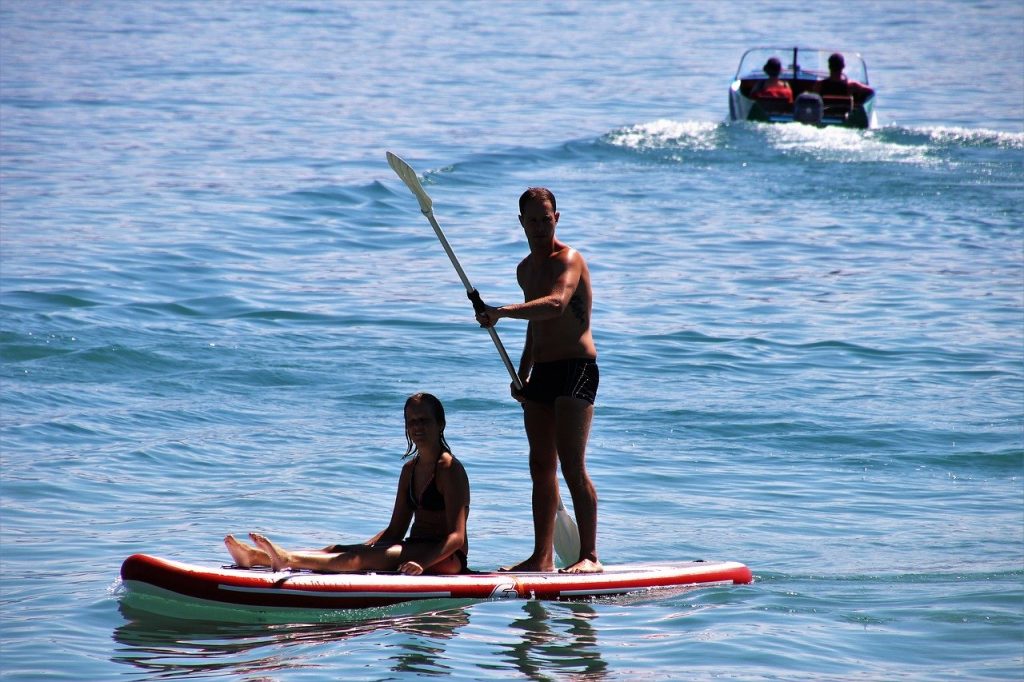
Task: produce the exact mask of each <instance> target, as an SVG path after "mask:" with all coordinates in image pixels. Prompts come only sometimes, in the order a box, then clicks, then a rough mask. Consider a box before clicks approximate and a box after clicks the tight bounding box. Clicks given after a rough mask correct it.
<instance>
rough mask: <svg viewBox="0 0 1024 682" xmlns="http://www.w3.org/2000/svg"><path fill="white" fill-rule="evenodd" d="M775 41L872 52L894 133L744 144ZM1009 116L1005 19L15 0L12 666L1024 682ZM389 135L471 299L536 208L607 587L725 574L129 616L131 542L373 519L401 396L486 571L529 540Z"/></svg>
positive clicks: (782, 130) (9, 246)
mask: <svg viewBox="0 0 1024 682" xmlns="http://www.w3.org/2000/svg"><path fill="white" fill-rule="evenodd" d="M763 45H780V46H790V45H807V46H812V47H823V48H826V49H839V50H844V51H848V52H853V51H856V52H860V53H861V54H863V55H864V58H865V60H866V61H867V63H868V68H869V74H870V77H871V85H872V86H873V87H874V88H876V90H877V91H878V107H877V112H878V115H879V119H880V121H879V123H880V125H879V126H878V127H877V128H875V129H872V130H867V131H859V130H846V129H818V128H815V127H807V126H800V125H778V126H772V125H763V124H748V123H730V122H728V121H727V120H726V118H727V112H728V105H727V89H728V86H729V82H730V81H731V79H732V76H733V74H734V72H735V69H736V65H737V64H738V62H739V59H740V56H741V55H742V53H743V51H744V50H746V49H747V48H749V47H754V46H763ZM1021 92H1024V6H1022V5H1021V4H1020V3H1019V2H1017V1H1015V0H989V1H976V2H971V1H960V0H921V1H920V2H914V3H897V2H887V1H883V0H877V1H874V2H860V3H849V2H844V1H840V0H821V1H819V2H816V3H814V4H813V5H812V6H805V5H800V6H795V5H787V6H779V3H767V2H756V3H755V2H737V1H733V2H730V1H722V2H711V1H710V0H709V1H707V2H696V3H670V2H654V1H650V0H647V1H640V2H636V1H632V2H624V1H623V2H619V1H618V0H609V1H605V2H596V1H594V2H586V1H577V2H558V3H556V2H551V3H540V2H537V3H518V2H502V1H499V2H482V1H481V2H466V3H456V2H427V3H412V2H400V1H397V0H378V1H374V2H363V3H355V2H327V1H326V0H324V1H321V0H309V1H307V2H302V3H280V2H273V3H272V2H248V3H227V2H208V3H200V2H171V1H170V0H153V1H151V2H145V3H128V2H103V3H79V2H58V1H56V0H53V1H49V0H39V1H37V2H6V3H3V4H2V5H0V465H2V466H0V504H2V511H0V679H2V680H11V681H12V682H13V681H15V680H18V681H20V680H34V679H40V680H42V679H46V680H53V679H67V680H76V681H88V680H97V681H109V680H152V679H181V678H187V679H207V680H252V681H255V680H261V681H265V680H275V681H278V682H296V681H299V680H324V679H339V680H403V679H414V678H417V677H433V678H450V679H458V680H478V679H505V680H520V679H529V680H637V679H643V680H648V681H654V680H678V679H736V680H779V679H798V680H805V679H813V680H851V679H858V680H894V679H902V680H947V679H948V680H981V679H993V680H1017V679H1021V678H1022V677H1024V228H1022V225H1024V115H1022V112H1024V108H1022V105H1021V104H1022V103H1021V95H1020V93H1021ZM386 150H391V151H393V152H395V153H397V154H399V155H400V156H402V157H403V158H405V159H406V160H407V161H409V162H410V163H411V164H412V165H413V166H414V167H415V168H416V169H417V171H419V172H420V173H421V174H422V178H423V182H424V185H425V187H426V189H427V191H428V192H429V193H430V195H431V197H432V198H433V200H434V212H435V215H436V216H437V219H438V220H439V221H440V223H441V225H442V226H443V228H444V230H445V232H446V234H447V236H448V239H449V240H450V242H451V244H452V247H453V248H454V250H455V252H456V253H457V254H458V257H459V259H460V261H461V263H462V265H463V267H464V268H465V270H466V272H467V274H468V275H469V277H470V278H471V279H472V281H473V284H474V285H475V286H476V287H477V288H478V289H479V290H480V291H481V293H482V295H483V297H484V299H485V300H486V301H488V302H490V303H493V304H501V303H509V302H514V301H517V300H519V299H520V297H521V292H520V291H519V289H518V287H517V286H516V283H515V275H514V273H515V266H516V264H517V263H518V261H519V259H520V258H522V256H523V255H525V253H526V250H527V247H526V242H525V239H524V237H523V234H522V231H521V228H520V226H519V223H518V220H517V218H516V214H517V212H518V207H517V205H516V201H517V198H518V196H519V194H520V193H521V192H522V191H523V189H525V188H526V187H527V186H531V185H546V186H548V187H550V188H551V189H552V190H553V191H554V192H555V194H556V195H557V198H558V208H559V210H560V211H561V221H560V223H559V236H560V237H561V238H562V239H563V240H565V241H566V242H568V243H569V244H571V245H573V246H575V247H576V248H578V249H579V250H580V251H581V252H582V253H583V254H584V255H585V256H586V258H587V260H588V262H589V264H590V268H591V272H592V277H593V286H594V291H595V305H594V314H593V324H594V334H595V339H596V342H597V345H598V349H599V353H600V365H601V388H600V392H599V395H598V402H597V409H596V416H595V419H594V424H593V431H592V435H591V440H590V447H589V449H588V453H587V462H588V468H589V471H590V473H591V476H592V477H593V479H594V482H595V485H596V487H597V491H598V496H599V500H600V502H599V514H600V516H599V524H600V525H599V530H598V549H599V553H600V556H601V559H602V560H603V561H604V562H605V563H606V564H609V565H615V564H622V563H628V562H634V561H662V560H677V561H688V560H692V559H709V560H710V559H721V560H735V561H741V562H743V563H746V564H747V565H749V566H750V567H751V569H752V570H753V572H754V575H755V580H754V582H753V584H751V585H746V586H716V587H709V588H705V589H697V590H688V591H672V592H668V593H657V592H652V593H645V594H641V595H637V596H631V597H628V598H606V599H599V600H595V601H592V602H578V603H577V602H564V603H563V602H554V603H553V602H540V601H482V602H477V603H471V604H461V603H458V604H452V603H446V602H443V601H442V602H437V603H432V604H430V605H429V606H426V607H422V608H412V609H410V608H398V609H394V608H393V609H381V610H373V611H366V612H357V613H354V614H346V615H345V616H344V617H343V618H341V619H340V620H339V619H331V621H330V622H321V623H302V622H296V623H288V624H277V625H268V624H261V623H251V624H249V623H245V624H237V623H236V624H231V623H225V622H218V621H216V620H205V621H204V620H198V621H196V620H184V619H180V618H177V617H172V615H170V614H167V615H164V616H161V615H155V614H152V613H147V612H141V611H137V610H133V609H132V608H131V607H130V605H129V604H127V603H126V602H125V600H124V587H123V586H122V585H121V583H120V579H119V577H118V569H119V567H120V564H121V562H122V561H123V560H124V559H125V558H126V557H127V556H129V555H131V554H133V553H136V552H145V553H149V554H155V555H159V556H165V557H169V558H174V559H179V560H183V561H188V562H191V563H200V564H208V565H219V564H222V563H226V562H227V561H228V557H227V555H226V553H225V551H224V548H223V545H222V544H221V540H222V538H223V536H224V535H225V534H227V533H235V534H244V533H245V532H247V531H250V530H257V531H261V532H264V533H267V534H268V535H269V536H270V537H271V538H273V539H275V540H277V541H279V542H281V543H282V544H284V545H285V546H296V547H297V546H323V545H326V544H329V543H335V542H346V541H361V540H363V539H365V538H366V537H368V536H370V535H372V534H373V533H375V532H377V531H379V530H380V529H381V528H383V527H384V525H386V523H387V520H388V518H389V514H390V509H391V505H392V502H393V499H394V494H395V482H396V480H397V475H398V469H399V467H400V461H401V460H400V456H401V454H402V453H403V452H404V449H405V438H404V431H403V421H402V405H403V403H404V400H405V398H406V397H407V396H408V395H409V394H411V393H413V392H416V391H421V390H425V391H429V392H432V393H434V394H436V395H437V396H438V397H440V398H441V400H442V401H443V402H444V404H445V406H446V408H447V412H448V427H447V436H448V441H449V442H450V443H451V446H452V449H453V451H454V453H455V454H456V455H457V456H458V457H459V458H460V459H461V460H462V462H463V463H464V464H465V466H466V468H467V470H468V473H469V476H470V480H471V483H472V491H473V492H472V513H471V515H470V525H469V532H470V537H471V542H472V552H471V554H470V564H471V566H472V567H473V568H476V569H493V568H494V567H496V566H499V565H502V564H506V563H510V562H513V561H516V560H519V559H522V558H525V556H526V555H527V554H528V553H529V551H530V549H531V545H532V539H531V538H532V527H531V516H530V482H529V474H528V469H527V462H526V450H527V446H526V440H525V436H524V434H523V428H522V423H521V410H520V409H519V407H518V404H517V403H515V402H514V401H513V400H511V398H510V397H509V395H508V383H509V379H508V375H507V374H506V372H505V370H504V368H503V367H502V364H501V362H500V360H499V358H498V355H497V354H496V352H495V349H494V346H493V345H492V344H491V342H490V339H489V338H488V335H487V334H486V333H485V332H484V331H483V330H481V329H480V328H479V327H478V326H477V325H476V323H475V322H474V320H473V314H472V309H471V307H470V305H469V302H468V301H467V300H466V298H465V292H464V289H463V288H462V284H461V282H460V281H459V279H458V277H457V276H456V274H455V272H454V270H453V269H452V267H451V264H450V263H449V261H448V259H447V257H446V256H445V254H444V251H443V250H442V249H441V247H440V245H439V244H438V242H437V239H436V238H435V236H434V234H433V232H432V230H431V228H430V225H429V224H428V223H427V221H426V220H425V219H424V216H423V215H422V214H421V213H420V211H419V208H418V206H417V204H416V201H415V200H414V198H413V197H412V195H411V194H410V193H409V191H408V190H407V188H406V187H405V186H404V185H403V184H402V183H401V181H400V180H399V179H398V178H397V177H396V176H395V175H394V173H392V171H391V169H390V168H389V167H388V165H387V163H386V160H385V151H386ZM524 331H525V327H524V326H523V325H522V324H521V323H519V322H517V321H512V320H506V321H502V323H501V324H500V325H499V326H498V332H499V333H500V334H501V338H502V340H503V341H504V343H505V345H506V347H507V348H508V349H509V353H510V354H511V355H512V357H513V358H517V357H518V354H519V352H520V351H521V348H522V341H523V335H524ZM563 497H565V498H566V499H568V496H567V494H566V492H565V489H564V486H563Z"/></svg>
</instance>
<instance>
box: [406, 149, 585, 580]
mask: <svg viewBox="0 0 1024 682" xmlns="http://www.w3.org/2000/svg"><path fill="white" fill-rule="evenodd" d="M387 157H388V165H389V166H391V169H392V170H394V171H395V173H397V174H398V177H400V178H401V179H402V182H404V183H405V186H406V187H408V188H409V189H410V190H411V191H412V193H413V196H415V197H416V200H417V201H419V204H420V211H421V212H422V213H423V215H425V216H427V220H429V221H430V226H431V227H433V228H434V234H436V235H437V239H438V240H439V241H440V242H441V246H443V247H444V252H445V253H447V254H448V259H449V260H451V262H452V265H453V266H455V272H457V273H458V274H459V279H461V280H462V284H463V285H464V286H465V287H466V295H467V296H468V297H469V299H470V300H471V301H472V302H473V309H474V310H476V311H477V312H480V311H481V310H483V309H484V302H483V301H482V300H481V299H480V293H479V292H478V291H477V290H476V289H474V288H473V285H472V284H470V283H469V277H467V276H466V271H465V270H463V269H462V266H461V265H460V264H459V259H458V258H456V257H455V252H454V251H452V247H451V245H450V244H449V243H448V239H447V238H445V236H444V232H443V231H442V230H441V226H440V225H438V224H437V219H436V218H434V210H433V201H432V200H431V198H430V196H429V195H427V192H426V191H425V190H424V189H423V185H422V184H420V180H419V178H418V177H417V176H416V171H414V170H413V169H412V166H410V165H409V164H407V163H406V162H405V161H403V160H402V159H401V158H400V157H398V156H396V155H395V154H392V153H391V152H388V153H387ZM487 331H488V332H489V333H490V335H491V341H493V342H494V347H495V348H497V349H498V355H500V356H501V360H502V362H504V363H505V369H506V370H508V374H509V376H510V377H512V383H513V384H514V385H515V387H516V389H517V390H522V388H523V382H522V380H520V378H519V375H518V374H517V373H516V370H515V368H514V367H513V366H512V361H511V360H510V359H509V357H508V353H506V352H505V346H503V345H502V343H501V339H499V338H498V331H497V330H496V329H495V328H494V327H487ZM555 553H556V554H558V558H559V559H561V560H562V563H564V564H565V565H567V566H568V565H571V564H574V563H576V561H577V560H578V559H579V556H580V531H579V529H578V528H577V527H576V522H575V521H574V520H573V518H572V516H570V515H569V512H568V511H566V509H565V505H563V504H562V496H561V495H559V496H558V511H557V512H556V513H555Z"/></svg>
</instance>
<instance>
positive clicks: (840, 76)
mask: <svg viewBox="0 0 1024 682" xmlns="http://www.w3.org/2000/svg"><path fill="white" fill-rule="evenodd" d="M845 68H846V60H845V59H843V55H842V54H840V53H839V52H833V53H832V54H831V55H830V56H829V58H828V78H826V79H825V80H821V81H818V82H817V83H815V84H814V91H815V92H817V93H818V94H819V95H821V96H822V97H853V100H854V102H856V103H858V104H860V103H862V102H863V101H864V100H866V99H867V98H868V97H871V95H873V94H875V91H874V90H873V89H872V88H870V87H868V86H867V85H864V84H863V83H858V82H857V81H855V80H850V79H849V78H847V77H846V74H844V73H843V70H844V69H845Z"/></svg>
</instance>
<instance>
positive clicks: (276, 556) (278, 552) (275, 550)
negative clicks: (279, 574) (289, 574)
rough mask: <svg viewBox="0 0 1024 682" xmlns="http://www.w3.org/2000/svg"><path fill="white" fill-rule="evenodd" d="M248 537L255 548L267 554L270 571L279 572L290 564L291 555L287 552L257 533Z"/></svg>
mask: <svg viewBox="0 0 1024 682" xmlns="http://www.w3.org/2000/svg"><path fill="white" fill-rule="evenodd" d="M249 537H250V538H252V541H253V542H255V543H256V546H257V547H259V548H260V549H262V550H263V551H264V552H266V553H267V557H268V558H269V559H270V567H271V568H272V569H274V570H275V571H280V570H283V569H285V568H288V564H289V563H290V562H291V555H289V554H288V552H287V551H285V550H284V549H282V548H280V547H278V546H277V545H275V544H274V543H273V542H271V541H270V540H268V539H267V538H266V537H264V536H262V535H260V534H259V533H249Z"/></svg>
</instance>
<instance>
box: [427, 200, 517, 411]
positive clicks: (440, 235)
mask: <svg viewBox="0 0 1024 682" xmlns="http://www.w3.org/2000/svg"><path fill="white" fill-rule="evenodd" d="M423 215H425V216H427V220H429V221H430V226H431V227H433V228H434V234H436V235H437V239H438V241H440V242H441V246H442V247H444V252H445V253H447V254H448V259H449V260H450V261H451V262H452V265H453V266H455V272H457V273H459V279H461V280H462V284H463V286H465V287H466V295H467V296H469V300H471V301H472V302H473V309H474V310H476V311H477V312H481V311H482V310H483V309H484V302H483V301H482V300H480V292H478V291H477V290H476V289H475V288H473V285H472V284H471V283H470V281H469V277H468V276H467V275H466V271H465V270H463V269H462V265H460V264H459V259H458V258H456V256H455V251H453V250H452V246H451V244H449V243H448V239H447V238H446V237H445V236H444V230H442V229H441V226H440V225H438V224H437V219H436V218H434V212H433V211H431V210H425V211H423ZM487 331H488V332H489V333H490V335H491V341H493V342H494V347H495V348H497V349H498V355H500V356H501V361H502V362H503V363H505V369H507V370H508V375H509V376H510V377H512V383H513V384H515V387H516V390H520V391H521V390H522V389H523V381H522V379H520V378H519V374H518V373H517V372H516V370H515V368H514V367H513V366H512V360H511V359H510V358H509V357H508V353H507V352H506V351H505V346H504V345H503V344H502V343H501V339H500V338H498V331H497V330H496V329H495V328H494V327H487Z"/></svg>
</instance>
